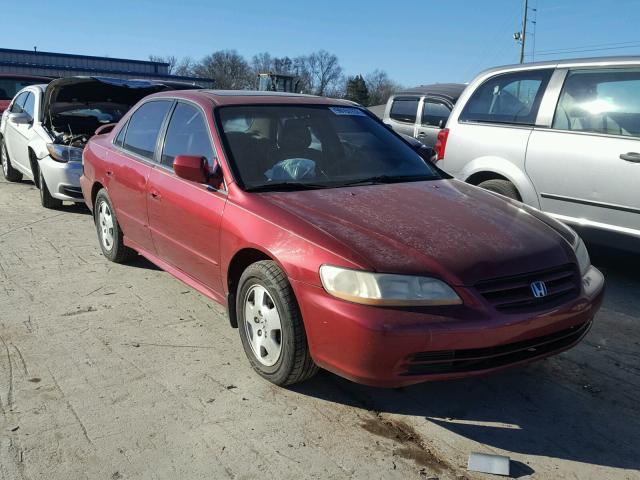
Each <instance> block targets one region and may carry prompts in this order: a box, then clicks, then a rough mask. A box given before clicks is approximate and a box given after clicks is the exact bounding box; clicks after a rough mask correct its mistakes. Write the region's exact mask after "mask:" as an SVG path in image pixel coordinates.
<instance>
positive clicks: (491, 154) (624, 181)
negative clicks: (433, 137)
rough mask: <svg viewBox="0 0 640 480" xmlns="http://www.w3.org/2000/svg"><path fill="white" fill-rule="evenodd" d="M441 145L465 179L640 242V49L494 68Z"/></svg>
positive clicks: (474, 85) (460, 106)
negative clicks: (636, 54)
mask: <svg viewBox="0 0 640 480" xmlns="http://www.w3.org/2000/svg"><path fill="white" fill-rule="evenodd" d="M436 150H437V151H438V159H439V162H438V166H439V167H441V168H443V169H444V170H445V171H447V172H449V173H450V174H452V175H454V176H455V177H456V178H458V179H461V180H464V181H466V182H468V183H472V184H474V185H479V186H481V187H484V188H486V189H488V190H492V191H495V192H498V193H500V194H502V195H506V196H508V197H511V198H513V199H516V200H521V201H522V202H524V203H526V204H528V205H531V206H533V207H536V208H539V209H540V210H542V211H544V212H546V213H548V214H550V215H552V216H554V217H556V218H557V219H560V220H562V221H564V222H566V223H569V224H573V225H576V226H579V227H580V226H582V227H589V228H588V230H591V231H595V232H597V233H598V236H599V237H600V238H601V239H604V240H605V242H607V243H608V242H609V241H610V240H614V241H615V242H619V241H620V240H624V241H628V243H626V244H625V245H622V246H624V247H628V246H631V247H632V248H633V249H635V248H636V246H638V245H640V243H639V242H638V240H640V193H638V192H639V187H640V57H609V58H594V59H578V60H565V61H554V62H544V63H530V64H523V65H513V66H506V67H499V68H494V69H491V70H487V71H484V72H482V73H480V74H479V75H478V76H477V77H476V78H475V79H474V80H473V82H471V83H470V84H469V87H468V88H467V89H466V90H465V92H464V93H463V94H462V95H461V97H460V99H459V101H458V102H457V104H456V106H455V107H454V109H453V111H452V113H451V116H450V117H449V121H448V123H447V128H446V129H444V130H442V131H441V132H440V134H439V141H438V145H437V146H436ZM611 232H614V233H617V234H620V235H608V233H611ZM603 233H607V235H602V234H603Z"/></svg>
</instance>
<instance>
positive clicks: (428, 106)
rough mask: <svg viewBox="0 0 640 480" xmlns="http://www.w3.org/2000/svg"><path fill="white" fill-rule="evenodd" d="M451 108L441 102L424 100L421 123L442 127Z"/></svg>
mask: <svg viewBox="0 0 640 480" xmlns="http://www.w3.org/2000/svg"><path fill="white" fill-rule="evenodd" d="M450 113H451V110H449V107H448V106H446V105H445V104H444V103H442V102H438V101H434V100H425V102H424V106H423V107H422V124H423V125H429V126H432V127H439V128H442V127H444V126H445V124H446V123H447V119H448V118H449V114H450Z"/></svg>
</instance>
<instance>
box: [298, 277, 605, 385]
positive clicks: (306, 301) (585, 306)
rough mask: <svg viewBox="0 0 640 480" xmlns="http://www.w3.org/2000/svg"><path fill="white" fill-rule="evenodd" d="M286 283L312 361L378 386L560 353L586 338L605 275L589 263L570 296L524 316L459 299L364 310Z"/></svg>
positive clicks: (302, 285)
mask: <svg viewBox="0 0 640 480" xmlns="http://www.w3.org/2000/svg"><path fill="white" fill-rule="evenodd" d="M292 285H293V288H294V291H295V293H296V296H297V298H298V301H299V304H300V308H301V310H302V315H303V318H304V323H305V328H306V333H307V339H308V342H309V348H310V351H311V355H312V357H313V359H314V361H315V362H316V363H317V364H318V365H319V366H320V367H322V368H325V369H327V370H329V371H332V372H334V373H336V374H338V375H340V376H343V377H346V378H348V379H350V380H353V381H355V382H358V383H363V384H367V385H374V386H381V387H399V386H404V385H410V384H414V383H420V382H424V381H428V380H444V379H453V378H462V377H467V376H474V375H481V374H486V373H489V372H493V371H498V370H502V369H504V368H508V367H512V366H516V365H522V364H525V363H528V362H531V361H533V360H537V359H540V358H544V357H546V356H549V355H552V354H555V353H558V352H561V351H563V350H567V349H569V348H571V347H572V346H573V345H575V344H576V343H578V342H579V341H580V340H581V339H582V338H583V337H584V335H586V333H587V332H588V330H589V328H590V326H591V321H592V320H593V317H594V315H595V314H596V312H597V311H598V309H599V308H600V305H601V304H602V299H603V296H604V277H603V276H602V274H601V273H600V272H599V271H598V270H597V269H596V268H594V267H591V268H590V270H589V271H588V272H587V273H586V274H585V276H584V277H583V279H582V288H581V291H580V293H579V295H578V296H577V297H575V298H573V299H572V300H570V301H568V302H566V303H564V304H562V305H560V306H557V307H555V308H552V309H549V310H546V311H539V312H535V313H527V314H524V313H519V314H504V313H500V312H497V311H496V310H495V309H493V308H492V307H491V306H490V305H488V304H486V303H485V304H483V303H482V302H481V301H476V302H474V301H472V302H467V301H466V299H465V305H455V306H449V307H428V308H427V307H422V308H413V309H408V308H382V307H370V306H365V305H359V304H355V303H350V302H346V301H343V300H339V299H337V298H335V297H332V296H330V295H329V294H327V293H326V292H325V291H324V290H323V289H322V288H321V287H318V286H315V285H309V284H306V283H302V282H296V281H292Z"/></svg>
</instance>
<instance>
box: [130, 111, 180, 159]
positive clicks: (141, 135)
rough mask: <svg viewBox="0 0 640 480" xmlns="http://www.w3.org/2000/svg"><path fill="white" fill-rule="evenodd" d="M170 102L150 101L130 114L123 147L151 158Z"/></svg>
mask: <svg viewBox="0 0 640 480" xmlns="http://www.w3.org/2000/svg"><path fill="white" fill-rule="evenodd" d="M170 107H171V102H169V101H158V100H154V101H150V102H147V103H145V104H143V105H142V106H141V107H140V108H138V110H136V111H135V112H134V114H133V115H131V118H130V119H129V127H128V128H127V133H126V134H125V138H124V143H123V147H124V148H126V149H127V150H130V151H131V152H133V153H136V154H138V155H140V156H143V157H145V158H149V159H153V154H154V152H155V150H156V142H157V140H158V133H160V127H161V126H162V122H164V117H165V116H166V115H167V112H168V111H169V108H170Z"/></svg>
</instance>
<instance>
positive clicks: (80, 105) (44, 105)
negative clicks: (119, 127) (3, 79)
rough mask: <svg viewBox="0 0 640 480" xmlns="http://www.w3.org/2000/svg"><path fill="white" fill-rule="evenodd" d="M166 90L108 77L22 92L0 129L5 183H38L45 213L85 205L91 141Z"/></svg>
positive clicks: (67, 81) (58, 82)
mask: <svg viewBox="0 0 640 480" xmlns="http://www.w3.org/2000/svg"><path fill="white" fill-rule="evenodd" d="M174 88H175V87H174ZM167 89H170V87H169V86H167V85H164V84H162V83H157V82H151V81H146V80H122V79H117V78H105V77H70V78H60V79H58V80H54V81H52V82H51V83H49V84H48V85H31V86H28V87H25V88H23V89H22V90H20V91H19V92H18V93H17V94H16V96H15V97H14V98H13V101H12V102H11V105H10V107H9V108H8V109H7V110H6V111H5V112H4V113H3V115H2V122H1V123H0V157H1V159H2V172H3V174H4V178H6V179H7V180H8V181H10V182H17V181H20V180H22V177H23V176H26V177H27V178H29V179H31V180H33V182H34V183H35V184H36V186H37V187H38V188H39V189H40V199H41V201H42V206H43V207H45V208H58V207H60V206H61V205H62V202H63V201H69V202H82V201H83V198H82V190H81V189H80V175H81V174H82V151H83V149H84V146H85V144H86V143H87V141H88V140H89V138H91V137H92V136H93V135H94V134H95V133H96V130H97V129H100V128H101V127H103V126H106V125H112V124H115V123H116V122H117V121H118V120H120V118H121V117H122V116H123V115H124V114H125V113H126V112H127V111H128V110H129V109H130V108H131V107H132V106H133V105H135V104H136V103H137V102H138V101H139V100H140V99H142V98H143V97H145V96H147V95H149V94H151V93H155V92H158V91H161V90H167ZM102 130H103V132H104V133H106V131H107V130H108V128H104V129H102Z"/></svg>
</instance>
